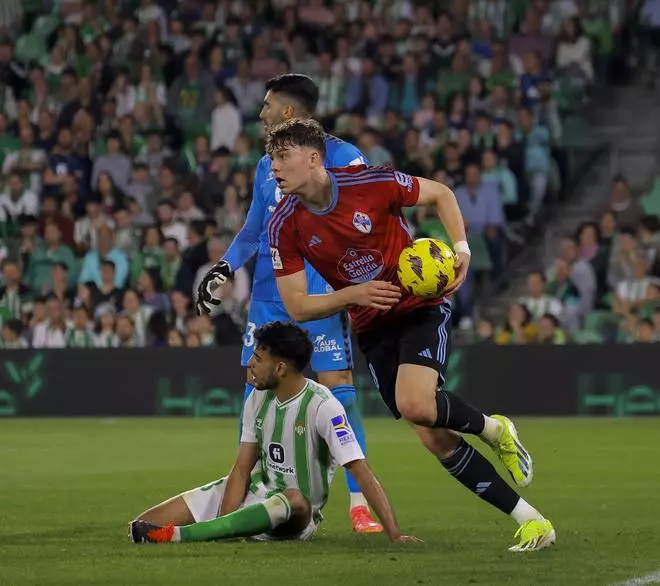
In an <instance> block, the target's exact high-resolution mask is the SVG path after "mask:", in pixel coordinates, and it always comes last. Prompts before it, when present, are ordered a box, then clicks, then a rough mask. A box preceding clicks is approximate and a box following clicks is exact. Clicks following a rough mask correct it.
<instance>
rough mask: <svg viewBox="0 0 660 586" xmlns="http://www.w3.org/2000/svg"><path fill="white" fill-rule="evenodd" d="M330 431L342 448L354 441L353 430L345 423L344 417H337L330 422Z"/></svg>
mask: <svg viewBox="0 0 660 586" xmlns="http://www.w3.org/2000/svg"><path fill="white" fill-rule="evenodd" d="M330 421H331V423H332V429H333V430H334V432H335V435H336V436H337V439H338V440H339V443H340V444H341V445H342V446H343V445H345V444H349V443H351V442H353V441H355V436H354V435H353V430H352V429H351V427H350V426H349V425H348V421H346V415H337V416H336V417H333V418H332V419H331V420H330Z"/></svg>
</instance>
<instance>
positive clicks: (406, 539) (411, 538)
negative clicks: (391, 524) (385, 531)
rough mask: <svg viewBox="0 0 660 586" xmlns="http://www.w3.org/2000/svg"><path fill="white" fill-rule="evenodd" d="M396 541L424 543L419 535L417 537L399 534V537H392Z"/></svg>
mask: <svg viewBox="0 0 660 586" xmlns="http://www.w3.org/2000/svg"><path fill="white" fill-rule="evenodd" d="M392 541H393V542H394V543H424V542H423V541H422V540H421V539H420V538H419V537H415V536H414V535H399V537H396V538H394V539H392Z"/></svg>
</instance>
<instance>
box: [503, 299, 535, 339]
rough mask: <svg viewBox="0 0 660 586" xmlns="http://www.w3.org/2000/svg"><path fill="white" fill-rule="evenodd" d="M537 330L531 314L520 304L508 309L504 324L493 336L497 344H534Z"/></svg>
mask: <svg viewBox="0 0 660 586" xmlns="http://www.w3.org/2000/svg"><path fill="white" fill-rule="evenodd" d="M537 336H538V328H537V326H536V325H534V323H532V314H531V313H530V312H529V310H528V309H527V308H526V307H525V306H524V305H522V304H520V303H516V304H514V305H512V306H511V307H510V308H509V314H508V316H507V320H506V323H505V324H504V326H503V327H502V329H501V330H500V331H499V332H498V333H497V335H496V336H495V341H496V343H497V344H504V345H506V344H530V343H532V342H535V341H536V339H537Z"/></svg>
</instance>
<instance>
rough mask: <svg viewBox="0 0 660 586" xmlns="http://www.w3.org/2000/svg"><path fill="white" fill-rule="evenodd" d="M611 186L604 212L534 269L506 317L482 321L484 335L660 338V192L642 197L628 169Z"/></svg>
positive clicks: (533, 339)
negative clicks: (659, 209) (549, 261)
mask: <svg viewBox="0 0 660 586" xmlns="http://www.w3.org/2000/svg"><path fill="white" fill-rule="evenodd" d="M611 189H612V191H611V195H610V198H609V201H607V203H606V205H605V206H604V208H603V210H602V214H601V216H600V218H599V220H598V221H594V222H586V223H584V224H582V225H581V226H580V227H579V229H578V230H577V232H576V233H575V234H570V235H567V236H565V237H564V238H563V239H562V242H561V246H560V250H559V254H558V255H557V258H556V259H555V260H554V261H553V262H552V264H551V265H550V266H548V267H546V268H545V270H539V271H538V272H534V273H532V274H530V275H529V277H528V283H527V289H528V291H527V296H525V297H524V298H522V299H520V300H519V302H518V303H516V304H514V305H512V306H511V307H510V308H509V312H508V316H507V320H506V323H505V324H503V326H502V327H501V328H497V327H496V326H495V324H494V323H493V322H492V321H491V320H489V319H484V320H482V321H481V322H480V323H479V325H478V328H477V329H478V333H477V335H478V338H479V340H481V341H491V342H495V343H498V344H530V343H546V344H565V343H566V342H567V341H569V340H573V341H576V342H581V343H598V342H606V341H607V342H642V343H652V342H660V216H659V215H658V214H657V213H651V212H652V211H653V210H652V207H653V206H654V205H655V207H657V204H652V202H653V201H655V200H657V199H658V196H660V192H659V193H658V194H653V193H651V194H649V196H650V197H647V198H644V199H645V200H646V201H644V200H640V199H639V198H636V197H634V196H633V195H632V193H631V189H630V186H629V184H628V182H627V180H626V178H625V177H622V176H617V177H615V178H614V180H613V181H612V188H611Z"/></svg>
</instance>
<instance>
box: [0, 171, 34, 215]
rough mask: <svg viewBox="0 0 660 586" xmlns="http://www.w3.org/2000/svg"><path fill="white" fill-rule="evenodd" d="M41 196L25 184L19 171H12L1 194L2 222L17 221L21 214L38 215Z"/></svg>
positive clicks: (0, 210)
mask: <svg viewBox="0 0 660 586" xmlns="http://www.w3.org/2000/svg"><path fill="white" fill-rule="evenodd" d="M38 213H39V198H38V197H37V196H36V195H35V194H34V192H32V191H30V190H29V189H28V188H26V186H25V185H24V184H23V179H22V178H21V174H20V173H19V172H18V171H12V172H11V173H10V175H9V180H8V181H7V186H6V187H5V189H4V190H3V191H2V193H1V194H0V222H17V221H18V217H19V216H21V215H28V216H36V215H37V214H38Z"/></svg>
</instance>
